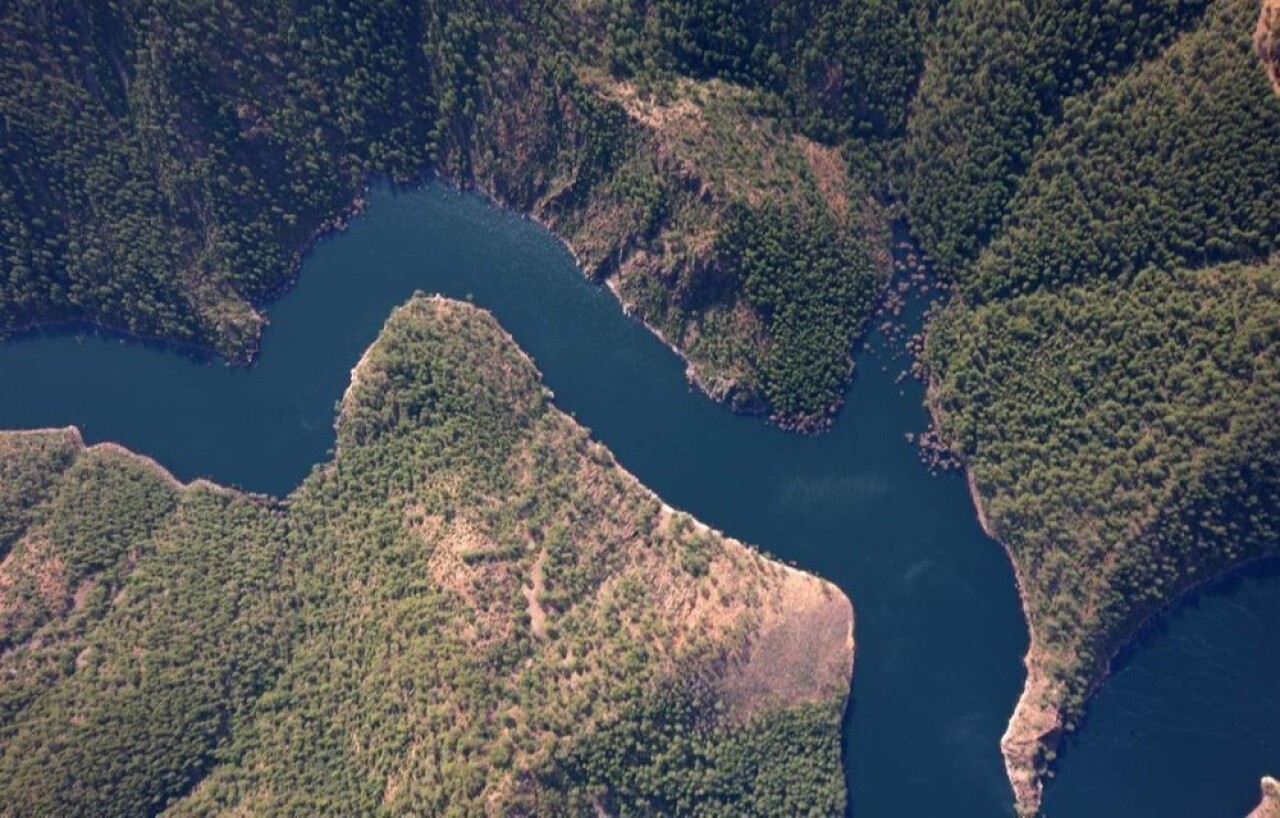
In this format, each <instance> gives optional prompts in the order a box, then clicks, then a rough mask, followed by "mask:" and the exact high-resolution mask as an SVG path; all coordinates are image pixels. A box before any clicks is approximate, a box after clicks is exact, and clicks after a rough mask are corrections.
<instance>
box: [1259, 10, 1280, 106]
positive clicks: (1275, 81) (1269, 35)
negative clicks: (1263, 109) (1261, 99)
mask: <svg viewBox="0 0 1280 818" xmlns="http://www.w3.org/2000/svg"><path fill="white" fill-rule="evenodd" d="M1253 45H1254V48H1256V49H1257V50H1258V58H1259V59H1261V60H1262V67H1263V68H1264V69H1266V72H1267V78H1268V79H1270V80H1271V87H1272V88H1273V89H1275V92H1276V93H1277V94H1280V0H1262V7H1261V8H1260V9H1259V10H1258V27H1257V28H1256V29H1254V32H1253Z"/></svg>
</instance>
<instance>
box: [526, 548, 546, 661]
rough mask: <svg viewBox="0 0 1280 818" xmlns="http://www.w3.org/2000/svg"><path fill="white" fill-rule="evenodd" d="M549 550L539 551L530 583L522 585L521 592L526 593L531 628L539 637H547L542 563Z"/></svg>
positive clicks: (530, 573) (531, 572)
mask: <svg viewBox="0 0 1280 818" xmlns="http://www.w3.org/2000/svg"><path fill="white" fill-rule="evenodd" d="M546 559H547V552H546V550H545V549H544V550H542V551H541V552H539V553H538V558H537V559H536V560H534V562H533V570H531V571H530V572H529V584H528V585H522V586H521V587H520V593H522V594H524V601H525V605H526V606H527V608H526V609H527V611H528V613H529V630H530V631H532V632H533V635H534V637H535V638H537V639H546V638H547V609H546V608H544V607H542V601H541V598H542V594H543V591H545V590H546V589H545V584H546V583H545V582H544V577H543V573H542V564H543V563H544V562H546Z"/></svg>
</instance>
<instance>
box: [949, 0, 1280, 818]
mask: <svg viewBox="0 0 1280 818" xmlns="http://www.w3.org/2000/svg"><path fill="white" fill-rule="evenodd" d="M1257 14H1258V10H1257V7H1256V6H1255V5H1254V4H1252V3H1250V2H1246V1H1245V0H1219V2H1215V3H1212V4H1211V5H1210V6H1209V7H1208V8H1207V9H1205V10H1204V11H1203V13H1202V14H1201V15H1200V19H1199V21H1198V22H1196V23H1195V24H1194V26H1193V27H1192V28H1191V29H1190V30H1188V31H1187V32H1185V33H1184V34H1182V35H1181V36H1179V37H1177V38H1176V39H1174V40H1173V41H1172V42H1171V43H1170V44H1169V45H1168V47H1166V48H1165V49H1164V50H1163V51H1162V52H1161V53H1160V54H1159V55H1158V56H1157V57H1154V58H1151V59H1148V60H1147V61H1145V62H1143V63H1142V64H1140V65H1137V66H1135V67H1134V68H1132V69H1131V70H1129V71H1127V72H1125V73H1124V74H1122V75H1120V76H1119V77H1118V78H1117V79H1115V80H1114V81H1112V82H1107V83H1101V84H1096V87H1094V88H1093V89H1092V90H1087V89H1086V90H1084V91H1083V92H1081V93H1077V94H1075V95H1073V96H1070V97H1068V98H1066V99H1065V100H1064V101H1063V102H1062V104H1061V105H1060V106H1059V108H1058V110H1057V112H1056V113H1055V115H1054V116H1053V117H1052V119H1051V120H1046V121H1045V122H1044V123H1043V124H1042V125H1041V126H1040V127H1041V128H1042V129H1043V135H1042V136H1040V137H1038V138H1036V139H1035V140H1033V141H1034V142H1035V144H1036V149H1035V150H1034V151H1033V153H1032V155H1031V156H1030V157H1028V158H1027V159H1026V160H1025V161H1024V162H1023V164H1025V165H1026V168H1027V169H1026V171H1025V173H1024V174H1023V175H1021V176H1020V177H1019V178H1018V180H1017V184H1016V186H1015V189H1014V190H1013V191H1012V193H1010V194H1009V195H1007V196H1005V195H1004V194H1003V193H1002V194H1001V196H1002V197H1003V198H1005V199H1006V200H1007V203H1006V204H1005V205H1004V206H1003V207H1002V208H1001V210H1000V212H1001V215H1000V217H999V219H998V220H993V221H991V222H990V223H989V225H988V227H987V228H985V229H987V230H989V231H990V232H991V234H992V235H993V236H994V238H992V239H991V240H990V241H989V243H987V244H986V245H985V247H982V248H981V251H980V252H977V253H976V254H975V253H973V252H972V251H971V250H969V249H967V248H970V247H972V246H973V245H968V244H965V243H964V242H965V241H966V239H962V238H960V234H959V233H957V234H955V238H954V241H953V240H951V239H941V240H942V241H943V242H944V243H946V242H950V244H948V245H947V246H949V247H951V248H953V250H948V251H947V252H948V253H952V256H951V257H952V258H953V259H956V261H955V262H954V263H956V264H958V265H959V266H958V267H956V270H957V272H956V277H957V279H958V282H959V285H960V296H959V297H958V298H957V299H955V300H954V301H953V302H952V303H951V304H950V305H948V307H947V308H946V309H945V310H943V311H942V313H941V314H940V315H939V316H938V317H937V319H936V320H935V321H934V322H933V324H932V325H931V327H930V331H929V337H928V340H927V348H926V353H925V362H926V364H927V365H928V369H929V371H930V373H931V389H930V399H931V403H932V406H933V409H934V411H935V417H936V419H937V421H938V424H939V426H940V429H941V432H942V434H943V436H944V438H946V439H947V440H948V441H949V442H950V443H951V444H952V446H953V448H954V450H955V452H956V453H957V454H958V455H959V456H960V457H961V459H962V460H963V461H964V462H965V463H966V464H967V466H968V468H969V469H970V472H971V476H972V478H973V481H974V485H975V487H976V492H977V494H978V496H979V498H980V500H981V502H982V504H983V506H984V508H985V511H986V513H987V517H988V519H989V522H990V525H991V528H992V529H993V532H994V534H995V535H996V536H997V537H998V538H999V539H1000V540H1001V541H1002V542H1003V543H1004V544H1005V545H1006V546H1007V547H1008V549H1009V551H1010V554H1011V556H1012V557H1013V560H1014V563H1015V566H1016V568H1017V570H1018V574H1019V577H1020V579H1021V584H1022V589H1023V597H1024V602H1025V604H1026V607H1027V610H1028V614H1029V617H1030V620H1031V621H1030V624H1031V627H1032V630H1033V633H1034V635H1035V638H1036V640H1037V646H1036V649H1035V650H1034V651H1033V653H1032V655H1031V656H1029V657H1028V662H1029V665H1030V669H1031V671H1032V675H1033V677H1037V678H1043V679H1045V680H1047V681H1046V683H1045V686H1044V687H1043V688H1042V689H1037V690H1036V691H1034V695H1036V696H1037V697H1039V701H1038V703H1039V704H1042V705H1045V706H1048V707H1050V708H1051V709H1053V710H1055V711H1057V712H1058V713H1059V714H1060V715H1059V720H1060V724H1061V726H1062V728H1063V729H1065V730H1066V731H1067V732H1070V731H1071V730H1074V729H1075V728H1076V726H1077V725H1078V724H1079V722H1080V719H1081V717H1082V716H1083V715H1084V704H1085V700H1086V698H1087V697H1088V696H1089V695H1090V694H1091V693H1092V692H1093V691H1094V690H1095V689H1096V687H1097V686H1098V685H1099V684H1100V683H1101V680H1102V679H1103V678H1104V674H1105V670H1106V667H1107V665H1108V663H1109V662H1110V661H1111V659H1112V657H1113V656H1114V655H1115V653H1116V652H1117V650H1119V648H1120V647H1121V646H1122V645H1123V644H1124V643H1125V642H1126V641H1127V640H1128V639H1129V638H1130V637H1131V635H1132V634H1133V632H1134V630H1135V629H1136V628H1138V627H1139V626H1140V625H1142V623H1143V622H1144V621H1145V620H1147V618H1148V617H1150V616H1151V615H1153V614H1154V613H1157V612H1159V611H1161V610H1162V609H1164V608H1166V607H1167V606H1168V605H1170V604H1171V603H1172V602H1173V601H1174V600H1176V599H1177V598H1179V597H1180V596H1181V595H1183V594H1185V593H1186V592H1187V591H1188V589H1190V588H1193V587H1195V586H1199V585H1201V584H1204V583H1206V582H1208V581H1210V580H1212V579H1214V578H1216V577H1219V576H1221V575H1223V574H1225V573H1226V572H1228V571H1230V570H1231V569H1233V568H1235V567H1237V566H1239V565H1242V564H1244V563H1247V562H1250V561H1253V560H1257V559H1260V558H1263V557H1266V556H1269V555H1274V554H1276V553H1277V548H1278V544H1280V521H1278V520H1277V519H1276V510H1277V509H1280V461H1277V452H1280V440H1277V439H1276V429H1275V423H1274V418H1275V417H1276V415H1277V412H1280V358H1278V352H1280V267H1278V266H1277V263H1278V260H1280V255H1277V251H1278V250H1280V209H1278V208H1277V207H1276V206H1275V203H1276V202H1277V201H1280V174H1277V173H1276V172H1275V155H1274V146H1275V145H1277V144H1280V96H1278V95H1277V93H1276V92H1275V89H1273V88H1272V87H1271V86H1270V85H1269V83H1268V79H1267V75H1266V73H1265V71H1264V70H1263V65H1262V63H1261V61H1260V60H1259V58H1258V54H1257V53H1256V52H1255V50H1254V47H1253V43H1252V41H1251V35H1252V33H1253V28H1254V23H1255V21H1256V20H1257ZM974 235H977V234H974ZM965 255H971V256H974V260H973V261H972V263H964V262H963V261H960V260H959V259H961V258H962V257H963V256H965ZM943 257H944V258H945V257H946V256H945V255H944V256H943ZM1057 741H1058V739H1057V738H1056V737H1055V736H1051V735H1050V736H1045V737H1044V739H1043V743H1042V746H1041V748H1040V750H1039V752H1038V753H1037V758H1036V760H1035V764H1036V768H1037V769H1036V772H1037V774H1043V773H1044V772H1045V771H1046V768H1047V767H1048V766H1049V765H1050V764H1051V762H1052V760H1053V758H1054V757H1055V754H1056V743H1057ZM1021 806H1022V807H1023V809H1024V812H1026V814H1034V811H1035V809H1034V808H1035V804H1034V803H1030V802H1024V803H1023V804H1022V805H1021Z"/></svg>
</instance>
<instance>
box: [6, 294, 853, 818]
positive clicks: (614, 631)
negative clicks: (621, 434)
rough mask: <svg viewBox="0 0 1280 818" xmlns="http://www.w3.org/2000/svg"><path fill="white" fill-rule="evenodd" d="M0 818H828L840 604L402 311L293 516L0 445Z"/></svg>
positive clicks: (106, 452) (99, 457)
mask: <svg viewBox="0 0 1280 818" xmlns="http://www.w3.org/2000/svg"><path fill="white" fill-rule="evenodd" d="M0 453H2V454H3V455H4V456H3V458H0V492H3V499H4V503H3V505H2V506H0V515H3V516H0V538H2V539H0V547H2V548H3V560H2V561H0V616H3V618H4V619H3V621H4V625H5V627H4V630H3V633H4V634H5V640H6V642H5V645H4V647H5V650H4V652H3V654H2V655H0V701H2V702H3V709H2V710H0V748H3V749H2V750H0V792H4V793H5V794H6V798H5V805H4V813H5V814H6V815H14V816H40V818H48V817H51V816H59V815H67V816H72V815H75V816H79V815H101V816H111V815H120V816H136V815H152V814H160V813H165V814H168V815H212V814H246V813H252V814H254V815H298V814H308V815H315V814H336V815H364V814H375V813H378V812H380V811H389V812H394V813H413V814H438V815H478V814H479V815H482V814H503V815H594V814H598V812H599V811H600V810H607V811H608V812H609V813H610V814H614V815H636V816H640V815H665V814H672V813H673V812H679V813H681V814H689V815H708V816H710V815H733V816H738V815H761V816H765V815H779V814H787V815H792V814H819V815H833V814H839V813H840V812H841V811H842V810H843V809H844V804H845V791H844V778H843V775H842V773H841V759H840V723H841V717H842V714H843V710H844V703H845V699H846V697H847V695H848V684H849V674H850V670H851V662H852V651H853V642H852V616H851V610H850V606H849V602H848V600H847V599H846V598H845V597H844V596H843V595H842V594H841V593H840V592H839V591H838V590H836V589H835V588H834V587H833V586H831V585H829V584H827V583H825V582H822V581H821V580H818V579H817V578H815V577H812V576H810V575H807V574H802V573H800V572H798V571H794V570H792V569H789V568H786V567H784V566H781V565H779V564H776V563H773V562H771V561H768V560H765V559H764V558H762V557H761V556H760V555H759V554H757V553H755V552H753V551H751V550H750V549H748V548H746V547H744V546H742V545H741V544H739V543H737V542H735V541H732V540H727V539H725V538H723V537H722V536H720V535H719V534H717V533H715V532H712V531H710V530H709V529H707V528H705V527H704V526H702V525H701V524H699V523H697V522H696V521H694V520H692V519H691V518H689V517H688V516H687V515H684V514H681V513H679V512H675V511H672V510H671V509H670V508H668V507H666V506H665V505H663V504H662V503H661V502H659V501H658V500H657V498H655V497H654V496H653V495H652V494H651V493H649V492H648V491H647V490H646V489H644V488H643V487H641V486H640V485H639V484H638V483H637V482H636V481H635V479H634V478H633V477H631V476H630V475H629V474H627V473H626V472H624V471H623V470H622V469H621V468H620V467H618V466H617V465H616V464H615V462H614V461H613V459H612V456H611V455H610V454H609V452H608V451H607V450H605V449H604V448H603V447H601V446H600V445H599V444H596V443H593V442H591V441H590V440H589V439H588V437H587V435H586V433H585V432H584V431H583V430H582V429H581V428H579V427H578V426H577V425H576V424H575V423H573V421H571V420H570V419H569V418H567V417H566V416H565V415H563V414H562V413H560V412H559V411H557V410H555V409H553V408H552V407H551V406H550V404H549V402H548V398H547V393H546V391H545V390H544V389H543V387H542V386H541V384H540V382H539V380H538V373H537V371H536V370H535V369H534V367H533V365H532V364H531V363H530V362H529V361H528V360H527V359H526V358H525V357H524V356H523V355H522V354H521V353H520V352H519V350H518V349H517V348H516V347H515V345H514V342H513V341H512V340H511V339H510V338H509V337H508V336H506V335H505V334H504V333H503V332H502V331H501V330H500V329H499V328H498V326H497V325H496V323H495V322H494V321H493V320H492V319H491V318H490V317H489V316H487V315H486V314H484V313H481V312H479V311H478V310H475V309H474V308H472V307H469V306H466V305H461V304H457V303H453V302H446V301H442V300H438V299H425V298H420V299H416V300H414V301H412V302H411V303H410V304H409V305H407V306H405V307H403V308H401V309H400V310H398V311H397V312H396V313H395V314H394V315H393V316H392V318H391V319H390V320H389V321H388V323H387V326H386V328H385V329H384V331H383V333H382V335H381V336H380V338H379V340H378V341H377V343H376V344H375V345H374V346H373V347H372V348H371V350H370V351H369V353H368V354H367V355H366V356H365V358H364V359H363V361H362V363H361V364H360V366H359V368H358V370H357V372H356V374H355V376H354V382H353V385H352V387H351V388H350V390H349V391H348V393H347V395H346V397H345V399H344V401H343V404H342V408H341V413H340V417H339V420H338V446H337V453H336V456H335V458H334V460H333V461H332V462H331V463H328V464H325V465H323V466H320V467H318V468H317V469H316V470H315V472H313V474H312V476H311V477H310V478H309V479H308V480H307V481H305V482H304V484H303V485H302V486H301V487H300V488H299V489H298V490H297V491H296V492H295V493H294V494H292V495H291V496H290V497H289V498H287V499H286V500H283V501H277V500H273V499H270V498H264V497H251V496H245V495H241V494H239V493H236V492H232V491H228V490H224V489H220V488H218V487H216V486H212V485H210V484H204V483H201V484H193V485H189V486H183V485H180V484H178V483H176V481H174V480H173V479H172V478H171V477H170V476H169V475H168V474H167V473H165V472H164V471H163V470H162V469H160V468H159V467H158V466H156V465H155V464H154V463H152V462H150V461H147V460H143V459H141V458H139V457H137V456H135V455H132V454H130V453H128V452H125V451H123V450H121V449H118V448H114V447H111V446H95V447H93V448H89V449H86V448H85V447H84V446H83V444H82V443H81V441H80V440H79V437H78V435H77V434H76V433H75V431H74V430H65V431H48V432H32V433H9V434H5V435H2V436H0Z"/></svg>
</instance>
